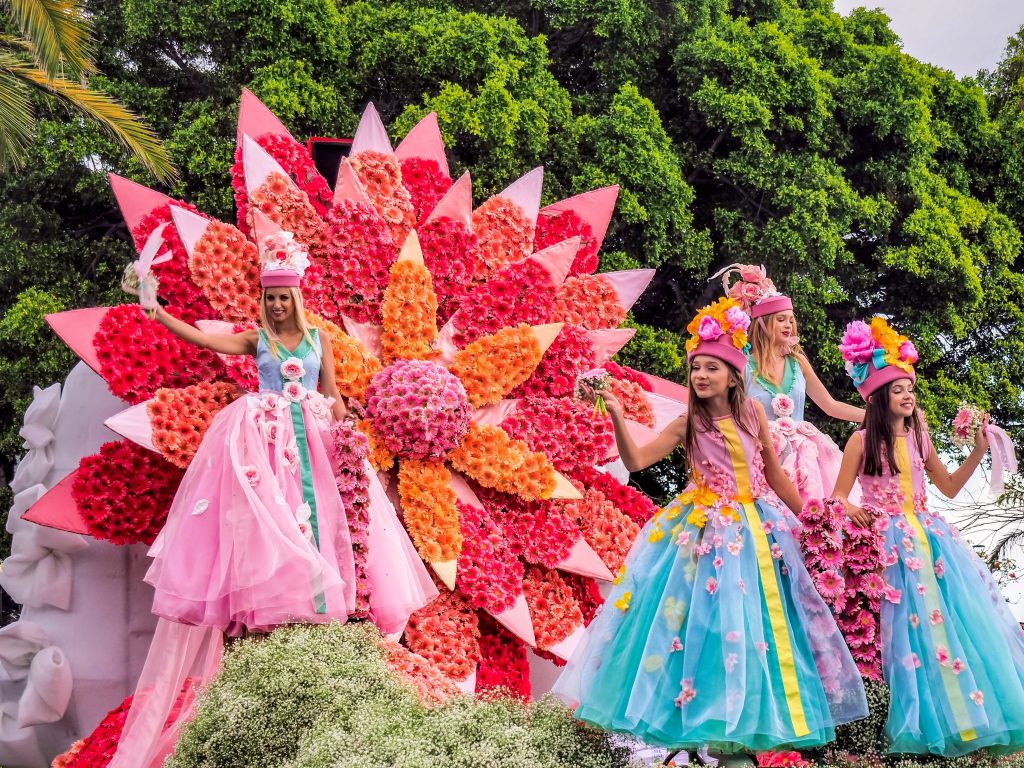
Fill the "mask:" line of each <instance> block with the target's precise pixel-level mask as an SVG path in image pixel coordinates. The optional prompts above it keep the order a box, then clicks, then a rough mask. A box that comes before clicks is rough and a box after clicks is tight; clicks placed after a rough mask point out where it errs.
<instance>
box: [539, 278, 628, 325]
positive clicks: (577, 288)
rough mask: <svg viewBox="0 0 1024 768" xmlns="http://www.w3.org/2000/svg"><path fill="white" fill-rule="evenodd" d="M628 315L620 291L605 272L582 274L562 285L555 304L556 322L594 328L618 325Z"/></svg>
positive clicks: (553, 309) (553, 314) (552, 314)
mask: <svg viewBox="0 0 1024 768" xmlns="http://www.w3.org/2000/svg"><path fill="white" fill-rule="evenodd" d="M625 319H626V308H625V307H623V306H622V304H620V303H619V294H618V292H617V291H616V290H615V286H613V285H612V281H611V280H609V279H608V278H607V277H605V276H604V275H578V276H574V277H570V278H568V279H567V280H566V281H565V282H564V283H562V285H561V286H560V287H559V288H558V293H557V294H556V296H555V301H554V304H553V305H552V307H551V318H550V320H551V322H552V323H573V324H574V325H578V326H581V327H583V328H586V329H587V330H590V331H599V330H603V329H608V328H618V327H619V325H621V324H622V321H623V320H625Z"/></svg>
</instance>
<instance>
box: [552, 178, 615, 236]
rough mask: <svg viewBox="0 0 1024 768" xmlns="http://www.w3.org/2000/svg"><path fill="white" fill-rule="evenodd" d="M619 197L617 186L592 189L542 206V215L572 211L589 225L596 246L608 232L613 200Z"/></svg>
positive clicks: (613, 207) (555, 214)
mask: <svg viewBox="0 0 1024 768" xmlns="http://www.w3.org/2000/svg"><path fill="white" fill-rule="evenodd" d="M618 197H619V188H618V186H611V187H601V188H600V189H592V190H590V191H589V192H584V193H583V194H581V195H576V196H575V197H570V198H567V199H565V200H560V201H559V202H557V203H553V204H551V205H549V206H547V207H545V208H544V210H542V211H541V215H542V216H557V215H558V214H560V213H562V212H563V211H572V212H573V213H575V214H576V215H577V216H579V217H580V218H581V219H583V220H584V221H585V222H587V224H589V225H590V229H591V231H592V232H593V233H594V239H595V240H596V241H597V245H598V248H600V246H601V244H602V243H603V242H604V236H605V234H606V233H607V232H608V223H609V222H610V221H611V220H612V213H613V212H614V211H615V201H616V200H617V199H618Z"/></svg>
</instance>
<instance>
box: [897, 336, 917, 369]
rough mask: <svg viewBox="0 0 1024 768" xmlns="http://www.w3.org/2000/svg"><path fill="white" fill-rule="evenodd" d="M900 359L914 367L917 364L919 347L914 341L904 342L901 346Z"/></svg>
mask: <svg viewBox="0 0 1024 768" xmlns="http://www.w3.org/2000/svg"><path fill="white" fill-rule="evenodd" d="M900 359H901V360H905V361H906V362H908V363H910V364H911V365H913V364H914V363H916V362H917V347H915V346H914V342H912V341H909V340H908V341H904V342H903V343H902V344H901V345H900Z"/></svg>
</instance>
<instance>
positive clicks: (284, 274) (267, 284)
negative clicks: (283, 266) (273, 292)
mask: <svg viewBox="0 0 1024 768" xmlns="http://www.w3.org/2000/svg"><path fill="white" fill-rule="evenodd" d="M301 282H302V277H301V276H300V275H299V274H298V273H297V272H288V271H285V270H275V271H273V272H264V273H263V274H262V275H260V285H262V286H263V287H264V288H298V287H299V283H301Z"/></svg>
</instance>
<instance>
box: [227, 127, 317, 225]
mask: <svg viewBox="0 0 1024 768" xmlns="http://www.w3.org/2000/svg"><path fill="white" fill-rule="evenodd" d="M256 143H257V144H259V145H260V146H261V147H262V148H263V149H265V150H266V151H267V154H269V155H270V156H271V157H272V158H274V159H275V160H276V161H277V163H278V165H280V166H281V167H282V168H283V169H284V171H285V173H287V174H288V175H289V176H291V177H292V179H294V181H295V183H296V184H297V185H298V187H299V189H301V190H302V191H303V192H305V193H306V196H307V197H308V198H309V202H310V203H311V204H312V206H313V208H314V209H315V210H316V212H317V213H318V214H320V215H321V216H323V215H324V214H326V213H327V211H328V210H329V209H330V207H331V200H332V199H333V197H334V193H333V192H332V191H331V188H330V187H329V186H328V185H327V181H326V179H324V177H323V176H321V175H320V173H319V171H317V169H316V165H315V164H314V163H313V158H312V156H311V155H310V154H309V150H308V149H307V148H306V146H305V145H304V144H300V143H299V142H297V141H295V140H294V139H292V138H290V137H288V136H279V135H277V134H273V133H266V134H264V135H262V136H260V137H259V138H258V139H256ZM231 187H232V189H233V190H234V193H235V210H236V211H237V213H238V228H239V229H240V230H242V232H244V233H245V234H246V235H248V234H249V195H248V193H247V192H246V190H245V170H244V167H243V165H242V148H241V147H238V148H237V149H236V150H235V163H234V165H232V166H231Z"/></svg>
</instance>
